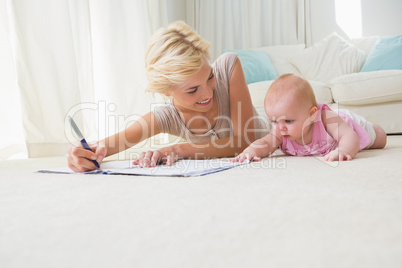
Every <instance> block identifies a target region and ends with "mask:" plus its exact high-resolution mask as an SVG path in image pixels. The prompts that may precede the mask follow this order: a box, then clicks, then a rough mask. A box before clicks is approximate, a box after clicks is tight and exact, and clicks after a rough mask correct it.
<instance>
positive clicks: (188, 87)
mask: <svg viewBox="0 0 402 268" xmlns="http://www.w3.org/2000/svg"><path fill="white" fill-rule="evenodd" d="M215 84H216V80H215V76H214V74H213V72H212V67H211V65H210V64H209V62H208V61H207V60H206V59H204V63H203V65H202V66H201V69H200V70H199V71H198V72H197V73H196V74H195V75H193V76H191V77H189V78H188V79H186V80H185V81H184V82H183V83H181V84H179V85H176V86H174V87H173V89H172V90H171V91H170V92H169V93H166V94H165V95H166V96H168V97H172V98H173V103H174V105H175V106H176V108H178V109H179V110H180V111H181V112H189V111H190V112H193V111H195V112H208V111H209V110H210V109H211V108H212V107H213V104H214V88H215Z"/></svg>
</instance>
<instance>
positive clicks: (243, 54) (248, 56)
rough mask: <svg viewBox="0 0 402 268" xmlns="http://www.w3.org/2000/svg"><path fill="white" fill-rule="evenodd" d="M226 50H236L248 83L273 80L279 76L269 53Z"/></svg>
mask: <svg viewBox="0 0 402 268" xmlns="http://www.w3.org/2000/svg"><path fill="white" fill-rule="evenodd" d="M225 52H234V53H236V54H237V55H238V56H239V59H240V61H241V65H242V67H243V71H244V75H245V76H246V82H247V84H251V83H255V82H260V81H265V80H273V79H276V78H277V77H278V76H277V74H276V70H275V67H274V66H273V65H272V63H271V60H270V59H269V57H268V55H267V53H264V52H263V51H255V50H245V49H236V50H230V49H227V50H225Z"/></svg>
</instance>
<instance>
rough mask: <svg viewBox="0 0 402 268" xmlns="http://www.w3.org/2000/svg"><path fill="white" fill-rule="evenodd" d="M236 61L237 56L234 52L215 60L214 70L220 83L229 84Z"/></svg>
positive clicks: (224, 54)
mask: <svg viewBox="0 0 402 268" xmlns="http://www.w3.org/2000/svg"><path fill="white" fill-rule="evenodd" d="M236 60H237V54H236V53H233V52H226V53H223V54H222V55H220V56H219V57H218V58H217V59H216V60H215V62H214V66H213V69H214V74H215V76H216V79H217V80H218V81H223V82H224V83H225V84H227V83H228V82H229V80H230V77H231V76H232V72H233V68H234V66H235V64H236Z"/></svg>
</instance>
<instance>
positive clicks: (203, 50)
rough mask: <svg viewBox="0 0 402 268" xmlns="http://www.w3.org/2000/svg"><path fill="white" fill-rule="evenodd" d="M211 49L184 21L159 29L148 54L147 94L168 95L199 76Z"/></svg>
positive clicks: (150, 44) (151, 41) (146, 63)
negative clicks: (185, 81)
mask: <svg viewBox="0 0 402 268" xmlns="http://www.w3.org/2000/svg"><path fill="white" fill-rule="evenodd" d="M209 47H210V44H209V43H208V42H207V41H204V40H202V39H201V37H200V36H199V35H198V34H197V32H195V31H194V30H193V29H191V28H190V27H189V26H188V25H187V24H186V23H184V22H183V21H176V22H173V23H171V24H170V25H169V26H168V27H167V28H166V29H165V28H162V29H160V30H158V31H157V32H156V33H155V34H154V35H153V36H152V38H151V40H150V42H149V44H148V49H147V52H146V54H145V70H146V76H147V80H148V87H147V91H150V92H156V93H161V94H165V93H167V92H169V91H170V90H172V88H173V87H174V86H175V85H178V84H180V83H182V82H183V81H184V80H186V79H187V78H188V77H191V76H193V75H194V74H196V73H197V72H198V71H199V70H200V68H201V66H202V65H203V64H204V61H205V60H209V59H210V54H209Z"/></svg>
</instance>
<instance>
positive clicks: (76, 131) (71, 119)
mask: <svg viewBox="0 0 402 268" xmlns="http://www.w3.org/2000/svg"><path fill="white" fill-rule="evenodd" d="M67 117H68V121H70V125H71V127H72V128H73V130H74V132H75V134H77V136H78V138H79V139H80V142H81V144H82V146H83V147H84V148H85V149H86V150H88V151H92V150H91V148H90V147H89V145H88V143H87V141H86V140H85V139H84V136H82V133H81V131H80V129H79V128H78V127H77V125H76V124H75V122H74V120H73V118H72V117H71V116H67ZM92 162H94V164H95V166H96V167H97V168H100V166H99V164H98V162H97V161H96V160H92Z"/></svg>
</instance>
